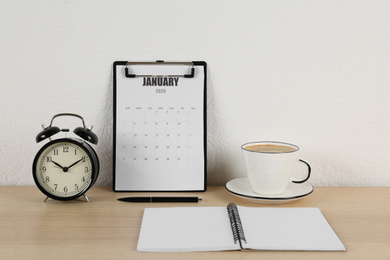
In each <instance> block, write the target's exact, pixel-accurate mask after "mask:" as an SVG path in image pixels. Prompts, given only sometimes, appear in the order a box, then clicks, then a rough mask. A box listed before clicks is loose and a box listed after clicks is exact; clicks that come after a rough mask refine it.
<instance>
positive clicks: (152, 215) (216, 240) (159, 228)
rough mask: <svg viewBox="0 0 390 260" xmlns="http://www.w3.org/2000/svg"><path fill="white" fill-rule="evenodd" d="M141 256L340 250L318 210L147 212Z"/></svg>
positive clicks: (237, 208)
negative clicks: (165, 253) (145, 254)
mask: <svg viewBox="0 0 390 260" xmlns="http://www.w3.org/2000/svg"><path fill="white" fill-rule="evenodd" d="M137 249H138V251H140V252H184V251H187V252H188V251H224V250H241V249H255V250H309V251H345V250H346V249H345V247H344V245H343V244H342V242H341V241H340V239H339V238H338V237H337V235H336V234H335V232H334V231H333V229H332V227H331V226H330V225H329V224H328V222H327V221H326V219H325V217H324V216H323V215H322V213H321V211H320V210H319V209H318V208H265V207H253V208H252V207H241V206H236V205H235V204H229V205H228V206H227V207H181V208H176V207H174V208H146V209H145V211H144V216H143V220H142V226H141V232H140V237H139V240H138V248H137Z"/></svg>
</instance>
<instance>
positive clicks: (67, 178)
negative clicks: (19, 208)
mask: <svg viewBox="0 0 390 260" xmlns="http://www.w3.org/2000/svg"><path fill="white" fill-rule="evenodd" d="M60 116H72V117H77V118H80V119H81V121H82V123H83V126H82V127H77V128H76V129H74V131H73V133H74V134H76V135H77V136H78V137H80V138H81V139H79V138H60V139H55V140H51V138H50V137H51V136H53V135H55V134H57V133H59V132H69V129H60V128H59V127H57V126H53V120H54V119H55V118H57V117H60ZM47 138H49V140H50V141H49V142H48V143H47V144H45V145H44V146H43V147H42V148H41V149H40V150H39V151H38V153H37V155H36V156H35V158H34V162H33V166H32V172H33V177H34V181H35V184H36V185H37V186H38V188H39V189H40V190H41V191H42V193H43V194H45V195H46V196H47V197H46V199H47V198H49V197H50V198H52V199H55V200H73V199H76V198H79V197H81V196H82V197H83V198H84V199H85V200H87V201H88V197H87V196H86V194H85V193H86V192H87V191H88V190H89V189H90V188H91V187H92V186H93V185H94V183H95V182H96V179H97V178H98V175H99V159H98V156H97V154H96V152H95V150H94V149H93V148H92V147H91V145H89V144H88V143H87V142H89V143H92V144H95V145H96V144H97V143H98V138H97V136H96V135H95V134H94V133H93V132H92V131H91V130H90V129H87V128H86V127H85V123H84V119H83V118H82V117H81V116H79V115H77V114H72V113H61V114H57V115H55V116H53V118H52V119H51V122H50V125H49V126H48V127H46V128H44V129H43V131H41V132H40V133H39V134H38V135H37V137H36V142H37V143H39V142H41V141H43V140H45V139H47ZM46 199H45V201H46Z"/></svg>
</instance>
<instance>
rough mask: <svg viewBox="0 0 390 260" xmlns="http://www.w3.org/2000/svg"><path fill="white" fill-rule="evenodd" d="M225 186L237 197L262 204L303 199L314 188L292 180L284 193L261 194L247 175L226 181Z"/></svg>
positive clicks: (305, 183) (306, 183) (308, 184)
mask: <svg viewBox="0 0 390 260" xmlns="http://www.w3.org/2000/svg"><path fill="white" fill-rule="evenodd" d="M225 187H226V189H227V190H228V191H229V192H230V193H231V194H233V195H235V196H237V197H240V198H243V199H246V200H249V201H252V202H255V203H262V204H281V203H287V202H290V201H293V200H298V199H302V198H304V197H306V196H307V195H309V194H311V193H312V192H313V190H314V188H313V185H311V184H310V183H308V182H304V183H300V184H298V183H293V182H291V183H290V184H289V185H288V186H287V189H286V190H285V191H284V193H282V194H279V195H272V196H267V195H261V194H257V193H254V192H253V191H252V188H251V187H250V184H249V181H248V178H247V177H244V178H237V179H233V180H231V181H229V182H228V183H226V186H225Z"/></svg>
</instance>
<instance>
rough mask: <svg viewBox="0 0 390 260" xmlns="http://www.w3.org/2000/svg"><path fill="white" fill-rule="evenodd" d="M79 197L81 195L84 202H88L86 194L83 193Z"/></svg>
mask: <svg viewBox="0 0 390 260" xmlns="http://www.w3.org/2000/svg"><path fill="white" fill-rule="evenodd" d="M81 197H83V199H84V200H85V201H86V202H89V199H88V197H87V195H86V194H83V195H82V196H81Z"/></svg>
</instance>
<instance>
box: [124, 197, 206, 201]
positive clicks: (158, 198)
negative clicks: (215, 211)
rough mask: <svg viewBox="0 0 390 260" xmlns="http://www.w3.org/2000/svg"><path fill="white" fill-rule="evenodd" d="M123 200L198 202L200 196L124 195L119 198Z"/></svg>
mask: <svg viewBox="0 0 390 260" xmlns="http://www.w3.org/2000/svg"><path fill="white" fill-rule="evenodd" d="M118 200H119V201H124V202H198V201H199V200H202V198H198V197H125V198H119V199H118Z"/></svg>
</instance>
